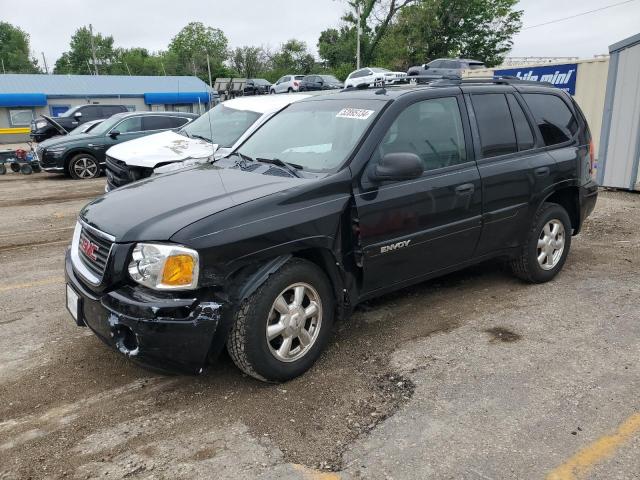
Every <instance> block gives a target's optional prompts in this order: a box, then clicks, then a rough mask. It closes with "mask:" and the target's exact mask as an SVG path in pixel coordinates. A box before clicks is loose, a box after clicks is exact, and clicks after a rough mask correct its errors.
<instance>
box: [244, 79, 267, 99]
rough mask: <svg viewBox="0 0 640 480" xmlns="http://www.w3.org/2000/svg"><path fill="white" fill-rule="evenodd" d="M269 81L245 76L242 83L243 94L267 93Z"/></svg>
mask: <svg viewBox="0 0 640 480" xmlns="http://www.w3.org/2000/svg"><path fill="white" fill-rule="evenodd" d="M269 88H271V83H270V82H269V81H268V80H265V79H264V78H247V82H246V83H245V84H244V89H243V94H244V95H265V94H268V93H269Z"/></svg>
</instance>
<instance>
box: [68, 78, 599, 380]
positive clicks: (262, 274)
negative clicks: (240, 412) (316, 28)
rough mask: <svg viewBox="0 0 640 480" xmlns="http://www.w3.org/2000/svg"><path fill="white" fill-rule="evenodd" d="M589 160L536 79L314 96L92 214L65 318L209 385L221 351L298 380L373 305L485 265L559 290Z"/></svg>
mask: <svg viewBox="0 0 640 480" xmlns="http://www.w3.org/2000/svg"><path fill="white" fill-rule="evenodd" d="M300 126H304V128H300ZM292 133H293V134H292ZM592 145H593V144H592V140H591V134H590V132H589V127H588V126H587V123H586V120H585V117H584V115H583V114H582V112H581V111H580V108H579V107H578V105H577V104H576V102H575V101H574V100H573V99H572V97H571V96H570V95H568V94H567V93H565V92H563V91H561V90H558V89H555V88H552V87H547V86H544V85H541V84H537V85H534V82H519V81H512V80H506V79H503V80H496V81H495V82H494V83H488V82H486V81H484V82H479V81H476V83H472V82H467V81H458V82H440V83H439V84H438V86H424V87H423V86H416V87H415V88H404V89H394V88H388V89H386V90H385V91H382V92H381V91H380V90H379V89H370V90H360V89H357V90H356V89H354V90H350V91H346V92H345V91H343V92H341V93H336V94H334V95H326V96H320V97H310V98H306V99H303V100H301V101H299V102H295V103H293V104H291V105H289V106H288V107H287V108H286V109H284V110H283V111H281V112H279V113H278V114H277V115H275V116H274V117H273V118H272V119H271V120H270V121H268V122H266V123H265V124H264V125H263V126H262V127H261V128H260V129H258V130H257V131H256V132H254V134H253V135H252V136H251V137H249V138H248V139H247V140H246V141H245V142H244V143H243V144H242V145H241V146H240V147H239V148H237V149H236V150H235V151H234V152H233V153H232V154H231V155H230V156H228V157H226V158H224V159H220V160H218V161H217V162H215V163H213V164H206V165H199V166H196V167H194V168H191V169H185V170H182V171H179V172H175V173H169V174H165V175H159V176H156V177H153V178H150V179H147V180H145V181H144V182H138V183H135V184H132V185H129V186H126V187H123V188H121V189H118V190H115V191H113V192H111V193H109V194H108V195H106V196H103V197H101V198H98V199H97V200H94V201H93V202H91V203H89V204H88V205H87V206H85V207H84V208H83V209H82V211H81V212H80V215H79V219H78V223H77V225H76V229H75V233H74V236H73V241H72V244H71V247H70V249H69V250H68V252H67V255H66V268H65V271H66V281H67V306H68V308H69V311H70V312H71V315H72V316H73V318H74V319H75V321H76V322H77V324H78V325H87V326H88V327H89V328H90V329H91V330H92V331H93V332H94V333H95V334H96V335H97V336H98V337H99V338H101V339H102V340H103V341H104V342H105V343H107V344H109V345H111V346H113V347H115V348H116V349H117V350H118V351H120V352H121V353H123V354H124V355H126V356H128V357H129V358H131V359H132V360H134V361H136V362H139V363H141V364H144V365H152V366H153V367H156V368H164V369H169V370H182V371H188V372H201V371H202V368H203V367H204V365H205V363H206V361H207V359H210V358H214V357H215V356H216V355H217V354H218V353H219V352H220V351H221V349H222V348H223V347H224V345H225V344H226V347H227V350H228V351H229V353H230V355H231V358H232V359H233V361H234V362H235V363H236V365H237V366H238V367H239V368H240V369H241V370H242V371H244V372H245V373H246V374H248V375H251V376H253V377H255V378H257V379H260V380H268V381H285V380H288V379H291V378H293V377H295V376H297V375H300V374H302V373H304V372H305V371H306V370H307V369H309V368H310V367H311V365H312V364H313V363H314V362H315V360H316V359H317V358H318V356H319V355H320V353H321V352H322V350H323V349H324V347H325V346H326V345H327V342H328V341H329V338H330V335H331V328H332V325H333V323H334V320H335V319H336V318H344V317H345V316H347V315H349V313H350V312H351V311H352V310H353V308H354V307H355V306H356V305H357V304H358V303H360V302H362V301H364V300H367V299H371V298H374V297H377V296H379V295H382V294H384V293H387V292H391V291H393V290H397V289H400V288H403V287H405V286H407V285H411V284H414V283H418V282H421V281H424V280H426V279H429V278H432V277H437V276H440V275H443V274H446V273H449V272H452V271H454V270H459V269H462V268H464V267H466V266H468V265H472V264H476V263H479V262H482V261H486V260H490V259H494V260H500V259H507V260H509V262H510V264H511V267H512V269H513V272H514V273H515V275H516V276H518V277H520V278H521V279H523V280H526V281H528V282H533V283H540V282H547V281H549V280H552V279H553V278H554V277H555V276H556V275H557V274H558V273H559V272H560V270H561V269H562V267H563V265H564V263H565V261H566V259H567V255H568V254H569V249H570V246H571V237H572V235H576V234H578V233H579V232H580V229H581V227H582V224H583V222H584V219H585V218H586V217H587V216H588V215H589V214H590V213H591V211H592V210H593V208H594V206H595V203H596V199H597V194H598V187H597V185H596V183H595V182H594V181H593V180H592V174H593V161H594V158H593V148H592ZM133 205H135V208H132V206H133ZM567 280H568V281H570V280H571V279H570V278H568V279H567ZM540 295H541V298H540V302H545V301H547V300H548V298H547V296H546V293H544V292H541V293H540ZM414 321H419V320H414Z"/></svg>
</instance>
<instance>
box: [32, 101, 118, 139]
mask: <svg viewBox="0 0 640 480" xmlns="http://www.w3.org/2000/svg"><path fill="white" fill-rule="evenodd" d="M122 112H127V107H125V106H124V105H93V104H88V105H78V106H77V107H73V108H71V109H69V110H67V111H66V112H64V113H63V114H62V115H60V116H59V117H50V116H48V115H42V116H41V117H40V118H37V119H35V120H33V121H32V122H31V133H30V134H29V135H30V137H31V139H32V140H33V141H34V142H43V141H44V140H47V139H48V138H51V137H54V136H57V135H66V134H67V133H69V132H70V131H71V130H73V129H74V128H76V127H77V126H79V125H82V124H83V123H87V122H91V121H93V120H102V119H105V118H109V117H110V116H112V115H115V114H116V113H122Z"/></svg>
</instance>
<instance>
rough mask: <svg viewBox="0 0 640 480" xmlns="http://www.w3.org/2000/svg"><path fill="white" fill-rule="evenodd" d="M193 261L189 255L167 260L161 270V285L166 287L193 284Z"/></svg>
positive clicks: (172, 257) (175, 256)
mask: <svg viewBox="0 0 640 480" xmlns="http://www.w3.org/2000/svg"><path fill="white" fill-rule="evenodd" d="M194 266H195V265H194V259H193V257H191V256H189V255H173V256H171V257H169V258H167V260H166V262H165V264H164V269H163V270H162V283H163V284H164V285H167V286H176V287H177V286H180V285H190V284H191V283H192V282H193V269H194Z"/></svg>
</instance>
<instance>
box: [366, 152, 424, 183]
mask: <svg viewBox="0 0 640 480" xmlns="http://www.w3.org/2000/svg"><path fill="white" fill-rule="evenodd" d="M423 172H424V166H423V165H422V160H421V159H420V157H419V156H418V155H416V154H415V153H408V152H406V153H387V154H386V155H385V156H384V157H382V160H381V161H380V163H378V164H377V165H376V166H375V167H374V168H373V169H371V170H370V171H369V180H371V181H372V182H374V183H380V182H387V181H401V180H411V179H414V178H418V177H420V176H421V175H422V173H423Z"/></svg>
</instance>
